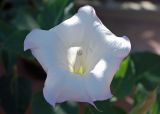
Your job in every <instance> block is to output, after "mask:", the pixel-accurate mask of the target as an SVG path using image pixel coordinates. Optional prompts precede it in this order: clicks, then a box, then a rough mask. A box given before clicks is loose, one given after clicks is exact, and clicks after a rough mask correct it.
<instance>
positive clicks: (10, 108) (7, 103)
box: [0, 76, 32, 114]
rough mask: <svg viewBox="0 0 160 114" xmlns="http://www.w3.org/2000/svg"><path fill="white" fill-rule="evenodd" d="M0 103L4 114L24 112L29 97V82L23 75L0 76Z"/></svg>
mask: <svg viewBox="0 0 160 114" xmlns="http://www.w3.org/2000/svg"><path fill="white" fill-rule="evenodd" d="M0 91H1V92H0V101H1V102H0V104H1V106H2V107H3V109H4V111H5V112H6V114H24V113H25V111H26V109H27V107H28V105H29V102H30V99H31V94H32V92H31V83H30V81H29V80H27V79H25V78H23V77H16V78H15V77H12V76H2V77H1V78H0Z"/></svg>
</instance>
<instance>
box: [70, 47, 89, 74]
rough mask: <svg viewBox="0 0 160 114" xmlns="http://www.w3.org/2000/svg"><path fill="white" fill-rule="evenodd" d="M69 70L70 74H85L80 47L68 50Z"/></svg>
mask: <svg viewBox="0 0 160 114" xmlns="http://www.w3.org/2000/svg"><path fill="white" fill-rule="evenodd" d="M68 57H70V58H68V60H69V70H70V72H72V73H75V74H79V75H84V73H85V72H86V68H85V64H84V54H83V49H82V48H81V47H72V48H70V49H69V56H68Z"/></svg>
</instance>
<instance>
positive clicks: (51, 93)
mask: <svg viewBox="0 0 160 114" xmlns="http://www.w3.org/2000/svg"><path fill="white" fill-rule="evenodd" d="M71 47H80V48H82V49H83V50H84V57H85V65H86V67H87V69H86V73H85V74H84V76H80V75H77V74H74V73H71V72H70V71H69V69H68V66H69V65H68V63H69V62H70V61H69V62H68V58H67V57H68V56H67V52H68V50H69V49H70V48H71ZM27 49H31V51H32V54H33V55H34V56H35V58H36V59H37V60H38V61H39V62H40V64H41V65H42V67H43V68H44V70H45V71H46V73H47V79H46V81H45V85H44V89H43V93H44V97H45V99H46V100H47V101H48V102H49V103H50V104H52V105H55V104H56V103H61V102H64V101H66V100H74V101H80V102H88V103H91V104H93V102H94V101H96V100H105V99H108V98H110V97H111V96H112V94H111V91H110V84H111V81H112V79H113V76H114V74H115V73H116V71H117V70H118V68H119V65H120V62H121V61H122V59H123V58H124V57H126V56H127V55H128V53H129V52H130V49H131V44H130V41H129V39H128V38H127V37H117V36H115V35H114V34H113V33H112V32H111V31H110V30H109V29H107V28H106V27H105V26H104V25H103V24H102V22H101V21H100V20H99V18H98V17H97V16H96V13H95V10H94V9H93V8H92V7H91V6H84V7H82V8H80V9H79V10H78V13H77V14H75V15H74V16H73V17H71V18H69V19H67V20H66V21H64V22H62V23H61V24H60V25H58V26H56V27H54V28H52V29H50V30H48V31H45V30H37V29H36V30H33V31H32V32H30V33H29V34H28V35H27V37H26V40H25V41H24V50H27ZM71 49H72V48H71ZM69 52H70V53H72V52H73V51H69ZM74 53H75V52H74ZM70 55H72V54H70ZM74 55H75V54H74ZM74 58H75V57H73V59H74ZM69 60H71V62H70V63H72V62H73V61H74V60H72V57H71V58H70V59H69ZM73 63H74V62H73ZM72 66H73V65H72Z"/></svg>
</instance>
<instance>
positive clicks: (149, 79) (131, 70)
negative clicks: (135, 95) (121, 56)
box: [112, 52, 160, 97]
mask: <svg viewBox="0 0 160 114" xmlns="http://www.w3.org/2000/svg"><path fill="white" fill-rule="evenodd" d="M159 68H160V56H158V55H156V54H152V53H147V52H144V53H133V54H131V55H130V60H129V63H128V68H127V71H126V73H125V75H124V77H120V76H119V78H114V80H113V82H112V87H113V94H114V95H115V96H116V97H125V96H127V95H128V94H129V93H130V92H131V91H132V89H133V87H134V86H136V85H137V84H138V83H142V84H143V85H144V87H145V88H146V89H147V90H153V89H155V88H156V87H157V85H159V84H160V77H159V75H160V70H159Z"/></svg>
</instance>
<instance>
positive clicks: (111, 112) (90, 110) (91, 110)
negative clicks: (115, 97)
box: [85, 101, 126, 114]
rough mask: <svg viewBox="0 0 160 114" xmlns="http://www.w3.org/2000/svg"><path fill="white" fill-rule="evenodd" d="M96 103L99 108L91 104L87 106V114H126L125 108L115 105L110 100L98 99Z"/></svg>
mask: <svg viewBox="0 0 160 114" xmlns="http://www.w3.org/2000/svg"><path fill="white" fill-rule="evenodd" d="M95 104H96V106H97V108H98V110H97V109H96V108H95V107H93V106H91V105H90V106H88V107H87V109H86V112H85V114H126V112H125V111H124V110H123V109H121V108H118V107H116V106H114V104H113V103H111V102H109V101H98V102H96V103H95Z"/></svg>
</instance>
